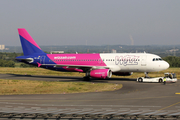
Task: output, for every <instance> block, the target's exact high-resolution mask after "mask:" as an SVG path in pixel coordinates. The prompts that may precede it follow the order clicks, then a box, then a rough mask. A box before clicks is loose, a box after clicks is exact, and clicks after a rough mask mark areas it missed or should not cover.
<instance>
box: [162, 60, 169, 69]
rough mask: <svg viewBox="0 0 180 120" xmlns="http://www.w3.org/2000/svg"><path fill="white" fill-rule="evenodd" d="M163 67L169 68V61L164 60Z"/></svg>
mask: <svg viewBox="0 0 180 120" xmlns="http://www.w3.org/2000/svg"><path fill="white" fill-rule="evenodd" d="M163 68H164V69H168V68H169V63H168V62H166V61H164V64H163Z"/></svg>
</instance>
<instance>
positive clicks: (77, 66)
mask: <svg viewBox="0 0 180 120" xmlns="http://www.w3.org/2000/svg"><path fill="white" fill-rule="evenodd" d="M41 66H54V67H56V68H60V67H67V68H78V69H83V68H89V69H91V68H92V69H102V68H104V69H108V68H109V67H108V66H89V65H65V64H61V65H55V64H41Z"/></svg>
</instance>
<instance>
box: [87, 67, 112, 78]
mask: <svg viewBox="0 0 180 120" xmlns="http://www.w3.org/2000/svg"><path fill="white" fill-rule="evenodd" d="M86 76H90V77H93V78H99V79H106V78H111V76H112V72H111V70H110V69H96V70H91V71H89V72H87V73H86Z"/></svg>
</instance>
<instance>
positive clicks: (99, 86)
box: [0, 79, 122, 95]
mask: <svg viewBox="0 0 180 120" xmlns="http://www.w3.org/2000/svg"><path fill="white" fill-rule="evenodd" d="M0 86H1V87H0V95H14V94H66V93H82V92H101V91H113V90H117V89H120V88H122V85H121V84H110V83H88V82H45V81H30V80H3V79H0Z"/></svg>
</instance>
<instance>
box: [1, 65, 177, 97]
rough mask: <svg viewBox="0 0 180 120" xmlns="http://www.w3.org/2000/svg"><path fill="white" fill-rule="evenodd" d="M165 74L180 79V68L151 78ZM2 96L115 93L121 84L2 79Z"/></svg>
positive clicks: (6, 71) (40, 72)
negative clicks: (173, 74) (168, 73)
mask: <svg viewBox="0 0 180 120" xmlns="http://www.w3.org/2000/svg"><path fill="white" fill-rule="evenodd" d="M165 72H170V73H173V72H174V73H176V75H177V77H178V78H180V68H168V69H167V70H164V71H161V72H152V73H149V76H150V77H159V76H164V73H165ZM0 74H22V75H55V76H81V77H83V76H84V75H85V74H84V73H77V72H58V71H51V70H46V69H42V68H8V67H3V68H0ZM141 76H144V73H134V74H133V75H131V76H114V75H113V76H112V77H114V78H137V77H141ZM0 86H1V87H0V95H12V94H64V93H82V92H97V91H98V92H99V91H113V90H117V89H120V88H121V87H122V85H121V84H110V83H88V82H45V81H30V80H3V79H0Z"/></svg>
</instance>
